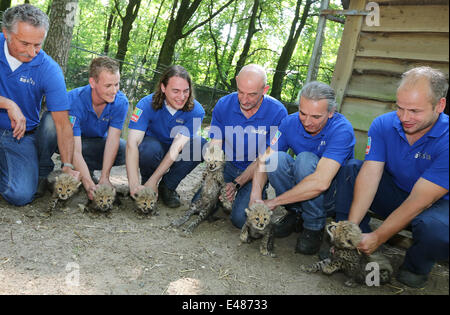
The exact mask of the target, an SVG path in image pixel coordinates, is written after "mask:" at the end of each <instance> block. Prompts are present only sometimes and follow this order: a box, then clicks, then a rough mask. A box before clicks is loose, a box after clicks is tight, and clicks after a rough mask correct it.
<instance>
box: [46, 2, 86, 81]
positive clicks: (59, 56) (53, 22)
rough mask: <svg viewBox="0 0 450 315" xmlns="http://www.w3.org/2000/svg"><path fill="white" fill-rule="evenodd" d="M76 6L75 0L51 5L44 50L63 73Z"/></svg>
mask: <svg viewBox="0 0 450 315" xmlns="http://www.w3.org/2000/svg"><path fill="white" fill-rule="evenodd" d="M77 6H78V1H77V0H59V1H53V3H52V8H51V14H50V28H49V31H48V34H47V39H46V41H45V46H44V50H45V52H46V53H47V54H48V55H50V56H51V57H52V58H53V59H54V60H55V61H56V62H57V63H58V64H59V65H60V66H61V69H62V71H63V73H65V72H66V68H67V60H68V57H69V50H70V43H71V41H72V32H73V27H74V26H75V18H76V13H77Z"/></svg>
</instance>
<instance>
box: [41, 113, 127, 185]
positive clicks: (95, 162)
mask: <svg viewBox="0 0 450 315" xmlns="http://www.w3.org/2000/svg"><path fill="white" fill-rule="evenodd" d="M37 142H38V156H39V177H40V178H46V177H47V176H48V174H50V172H51V171H53V168H54V167H55V163H53V161H52V155H53V154H54V153H55V152H58V138H57V135H56V128H55V123H54V122H53V118H52V115H51V113H50V112H45V113H44V114H43V115H42V119H41V123H40V124H39V128H38V131H37ZM81 143H82V154H83V158H84V161H85V162H86V164H87V166H88V168H89V171H90V172H93V171H95V170H101V169H102V168H103V153H104V151H105V144H106V138H102V137H98V138H87V137H82V138H81ZM125 150H126V142H125V140H124V139H120V143H119V149H118V151H117V156H116V160H115V161H114V166H119V165H124V164H125Z"/></svg>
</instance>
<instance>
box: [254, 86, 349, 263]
mask: <svg viewBox="0 0 450 315" xmlns="http://www.w3.org/2000/svg"><path fill="white" fill-rule="evenodd" d="M335 110H336V101H335V93H334V91H333V89H332V88H331V87H330V86H328V85H327V84H325V83H321V82H317V81H315V82H310V83H308V84H306V85H305V86H304V87H303V89H302V90H301V92H300V104H299V111H298V112H297V113H294V114H291V115H289V116H288V117H286V118H285V119H284V120H283V121H282V122H281V125H280V127H279V132H278V133H277V134H276V136H275V137H274V138H273V139H272V142H271V148H270V150H268V152H267V153H266V155H265V156H264V157H262V158H261V167H260V168H258V172H257V173H256V174H255V177H254V179H253V189H252V196H251V201H250V203H253V202H256V201H259V200H261V199H262V195H261V191H262V187H263V186H264V185H265V183H266V181H267V179H268V180H269V182H270V184H271V185H272V186H273V187H274V189H275V192H276V195H277V197H276V198H274V199H271V200H266V201H264V202H265V203H266V205H267V206H269V208H271V209H274V208H275V207H277V206H282V205H283V206H285V208H286V210H288V214H287V215H286V217H285V218H284V219H283V220H282V221H281V222H280V223H279V224H277V225H276V228H275V236H276V237H285V236H288V235H289V234H290V233H291V232H293V230H294V229H295V227H296V225H298V223H299V222H297V221H298V220H300V215H301V219H302V220H303V231H302V233H301V235H300V237H299V238H298V240H297V245H296V251H297V252H300V253H302V254H307V255H312V254H315V253H317V252H318V251H319V248H320V245H321V244H322V238H323V230H324V227H325V221H326V217H327V213H329V212H332V210H333V208H334V195H335V182H336V181H335V176H336V174H337V173H338V171H339V170H340V168H341V166H342V165H345V163H346V162H347V161H348V160H349V159H351V158H353V149H354V145H355V136H354V132H353V128H352V125H351V124H350V122H349V121H348V120H347V119H346V118H345V117H344V116H343V115H341V114H339V113H336V112H335ZM289 148H290V149H292V151H293V152H294V154H295V155H296V158H295V159H294V158H292V157H291V156H290V155H289V154H288V153H287V150H288V149H289ZM270 166H276V167H272V170H268V168H269V167H270ZM300 228H301V227H300Z"/></svg>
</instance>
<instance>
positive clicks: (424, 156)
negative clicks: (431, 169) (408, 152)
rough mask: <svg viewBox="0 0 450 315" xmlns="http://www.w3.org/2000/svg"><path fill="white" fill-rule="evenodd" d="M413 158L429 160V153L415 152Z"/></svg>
mask: <svg viewBox="0 0 450 315" xmlns="http://www.w3.org/2000/svg"><path fill="white" fill-rule="evenodd" d="M414 158H415V159H422V160H428V161H431V155H430V154H428V153H426V152H425V153H422V152H417V153H416V154H415V155H414Z"/></svg>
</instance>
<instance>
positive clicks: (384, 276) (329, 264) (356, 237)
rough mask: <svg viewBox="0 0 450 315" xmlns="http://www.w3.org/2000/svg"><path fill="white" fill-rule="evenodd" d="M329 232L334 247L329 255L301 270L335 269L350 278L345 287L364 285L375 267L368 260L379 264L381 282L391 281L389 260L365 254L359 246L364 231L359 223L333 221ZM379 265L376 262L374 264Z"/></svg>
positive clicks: (331, 271) (327, 271)
mask: <svg viewBox="0 0 450 315" xmlns="http://www.w3.org/2000/svg"><path fill="white" fill-rule="evenodd" d="M326 231H327V233H328V234H329V235H330V239H331V245H332V246H331V248H330V252H329V258H327V259H324V260H321V261H319V262H317V263H314V264H312V265H309V266H305V265H302V266H301V267H300V269H301V270H302V271H305V272H317V271H319V270H321V271H322V272H323V273H325V274H328V275H331V274H333V273H334V272H336V271H341V270H342V271H343V272H344V274H345V275H346V276H347V277H349V280H347V281H346V282H345V285H346V286H349V287H355V286H356V285H357V284H364V283H365V282H366V277H367V275H368V273H369V272H372V271H373V268H367V269H368V270H366V266H367V264H369V263H377V264H378V268H379V269H378V270H379V276H380V278H379V280H380V281H379V283H380V284H385V283H388V282H389V281H390V279H391V276H392V273H393V269H392V266H391V264H390V262H389V260H388V259H387V258H386V257H384V256H383V255H382V254H381V253H373V254H372V255H369V256H368V255H365V254H363V253H360V252H359V251H358V249H357V248H356V247H357V245H358V244H359V243H360V242H361V239H362V232H361V229H360V228H359V226H358V225H356V224H354V223H352V222H350V221H339V222H338V223H336V222H331V223H330V224H328V225H327V226H326ZM375 266H376V265H375Z"/></svg>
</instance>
